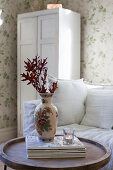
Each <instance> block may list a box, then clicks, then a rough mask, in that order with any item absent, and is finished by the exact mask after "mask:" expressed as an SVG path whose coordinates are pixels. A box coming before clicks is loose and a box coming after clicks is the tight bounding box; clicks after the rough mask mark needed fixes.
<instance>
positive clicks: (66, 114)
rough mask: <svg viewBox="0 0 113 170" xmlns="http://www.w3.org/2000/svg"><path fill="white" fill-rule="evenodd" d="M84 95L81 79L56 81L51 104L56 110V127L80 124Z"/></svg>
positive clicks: (85, 92)
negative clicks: (56, 85) (56, 84)
mask: <svg viewBox="0 0 113 170" xmlns="http://www.w3.org/2000/svg"><path fill="white" fill-rule="evenodd" d="M86 94H87V90H86V86H85V84H84V82H83V79H80V80H59V81H58V88H57V89H56V91H55V94H54V95H53V104H55V106H56V107H57V109H58V126H61V125H68V124H71V123H80V122H81V120H82V118H83V116H84V103H85V99H86Z"/></svg>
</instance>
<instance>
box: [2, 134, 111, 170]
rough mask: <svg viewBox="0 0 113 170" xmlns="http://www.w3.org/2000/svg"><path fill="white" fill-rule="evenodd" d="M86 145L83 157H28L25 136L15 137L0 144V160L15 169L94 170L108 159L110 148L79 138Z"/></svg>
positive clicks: (103, 164)
mask: <svg viewBox="0 0 113 170" xmlns="http://www.w3.org/2000/svg"><path fill="white" fill-rule="evenodd" d="M79 139H80V140H81V141H82V142H83V143H84V145H85V146H86V157H85V158H65V159H64V158H60V159H28V158H27V152H26V144H25V138H24V137H21V138H15V139H13V140H9V141H7V142H5V143H3V144H2V145H1V146H0V160H1V161H2V162H3V163H4V164H5V165H7V166H9V167H11V168H14V169H17V170H54V169H55V170H63V169H65V170H96V169H99V168H102V167H103V166H105V165H106V164H107V163H108V162H109V160H110V154H111V152H110V149H109V148H108V147H107V146H104V145H102V144H100V143H98V142H96V141H92V140H88V139H85V138H79Z"/></svg>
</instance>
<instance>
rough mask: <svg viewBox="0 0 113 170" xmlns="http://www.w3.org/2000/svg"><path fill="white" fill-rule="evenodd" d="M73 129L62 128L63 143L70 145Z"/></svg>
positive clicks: (72, 140)
mask: <svg viewBox="0 0 113 170" xmlns="http://www.w3.org/2000/svg"><path fill="white" fill-rule="evenodd" d="M74 135H75V130H74V129H71V128H64V129H63V144H65V145H70V144H73V143H74Z"/></svg>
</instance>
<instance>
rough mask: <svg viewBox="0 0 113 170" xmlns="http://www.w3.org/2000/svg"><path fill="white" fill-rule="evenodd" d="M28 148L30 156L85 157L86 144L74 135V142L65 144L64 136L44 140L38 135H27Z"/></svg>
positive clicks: (28, 155)
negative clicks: (51, 140)
mask: <svg viewBox="0 0 113 170" xmlns="http://www.w3.org/2000/svg"><path fill="white" fill-rule="evenodd" d="M26 150H27V157H28V158H69V157H85V156H86V148H85V146H84V144H83V143H82V142H81V141H80V140H79V139H78V138H77V137H74V143H73V144H70V145H64V144H63V136H55V138H54V141H53V142H49V143H48V142H43V141H41V140H40V139H39V138H38V136H26Z"/></svg>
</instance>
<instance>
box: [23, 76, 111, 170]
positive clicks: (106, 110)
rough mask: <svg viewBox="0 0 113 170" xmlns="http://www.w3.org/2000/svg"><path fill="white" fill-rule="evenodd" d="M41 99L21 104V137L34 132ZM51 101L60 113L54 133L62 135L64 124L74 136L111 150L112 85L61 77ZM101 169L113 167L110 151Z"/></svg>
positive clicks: (108, 169)
mask: <svg viewBox="0 0 113 170" xmlns="http://www.w3.org/2000/svg"><path fill="white" fill-rule="evenodd" d="M40 102H41V101H40V100H33V101H26V102H25V103H24V130H23V134H24V136H26V135H37V132H36V130H35V125H34V115H33V114H34V111H35V108H36V106H37V105H38V104H39V103H40ZM53 103H54V104H55V105H56V106H57V108H58V114H59V120H58V127H57V132H56V133H57V134H62V132H63V128H64V127H71V128H75V131H76V135H77V136H79V137H85V138H88V139H93V140H96V141H99V142H101V143H103V144H105V145H108V146H109V147H110V149H111V151H112V150H113V130H112V127H113V88H112V87H110V86H108V87H106V86H88V85H87V86H86V85H85V83H84V82H83V80H82V79H81V80H73V81H63V80H60V81H59V83H58V89H57V90H56V92H55V94H54V97H53ZM102 170H113V151H112V154H111V159H110V162H109V163H108V164H107V165H106V166H105V167H104V168H102Z"/></svg>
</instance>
